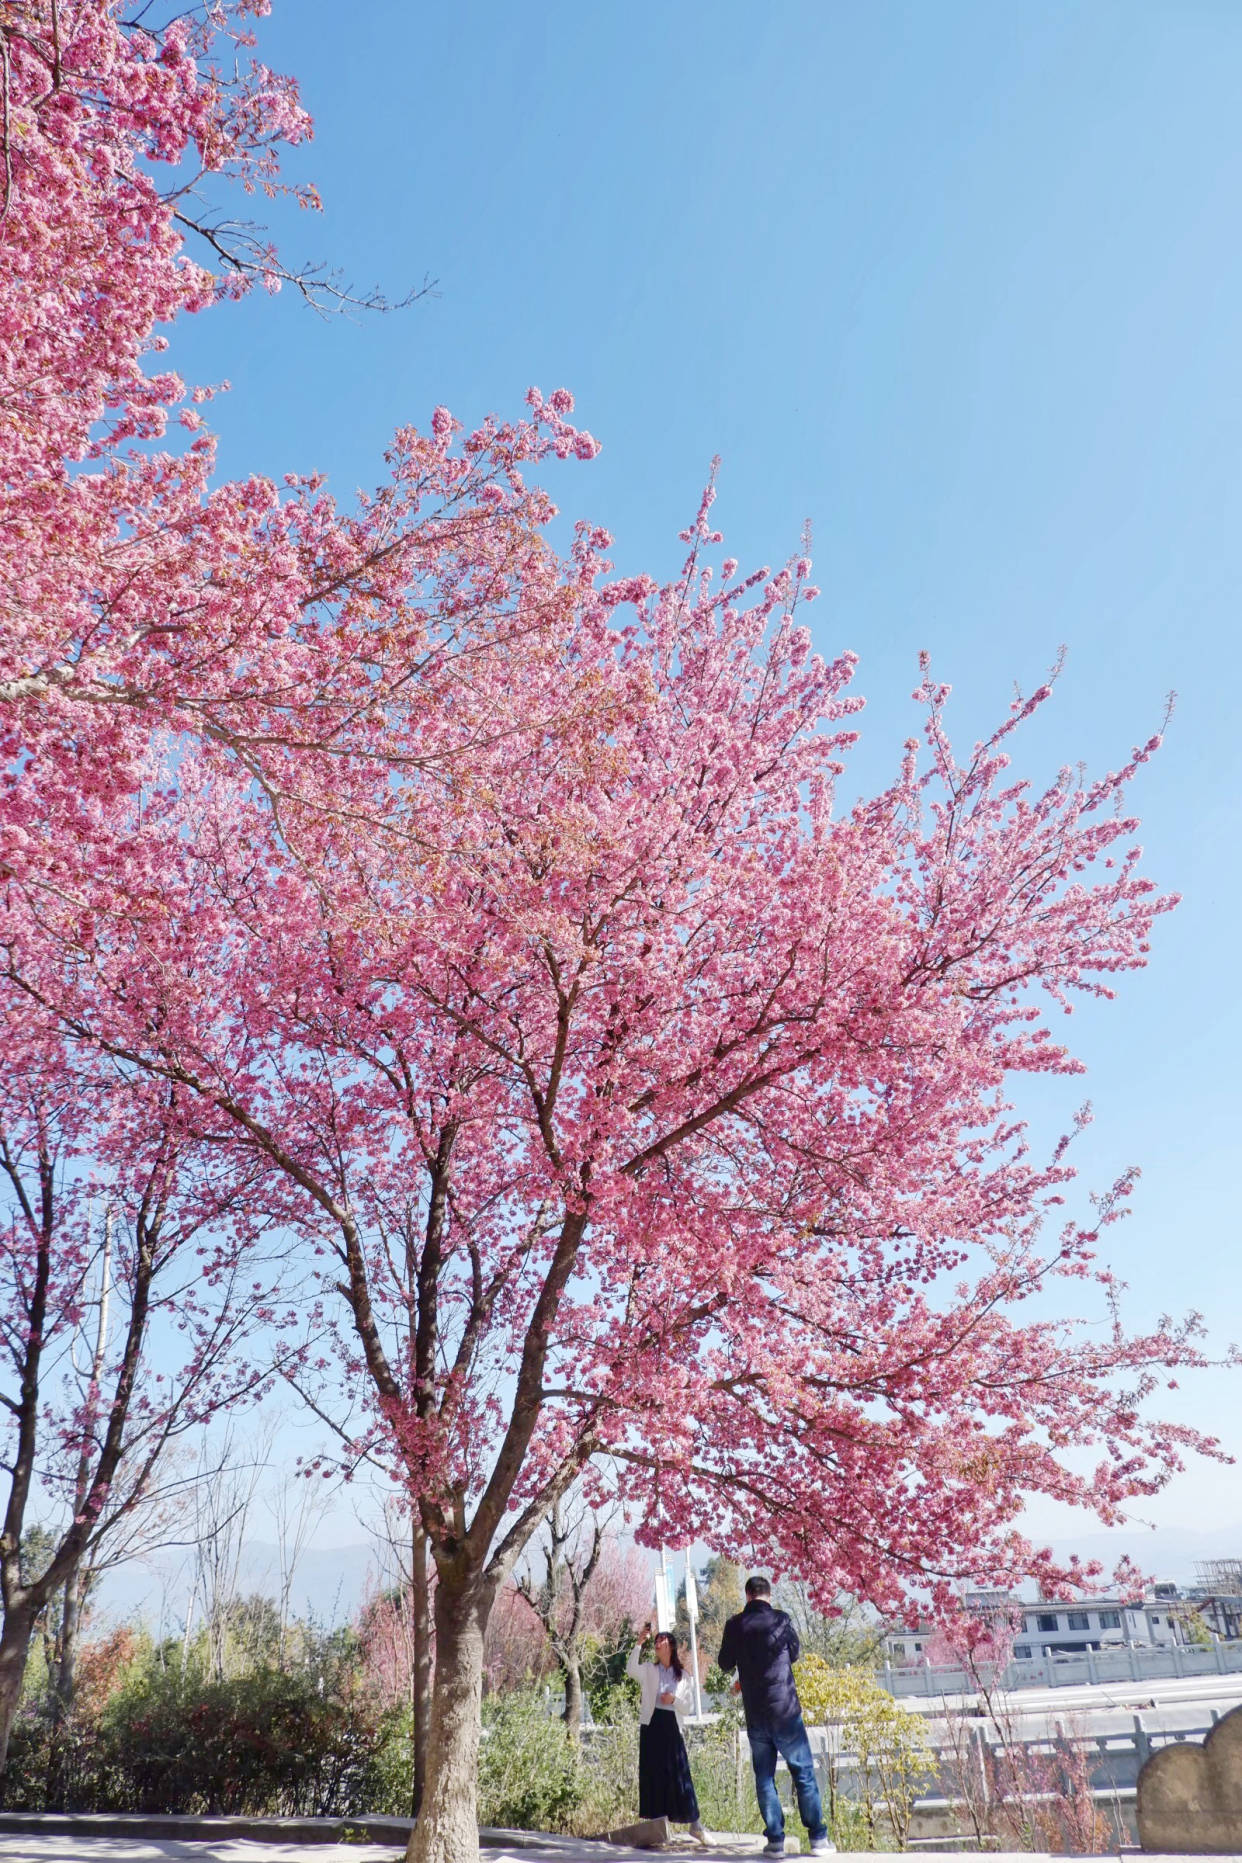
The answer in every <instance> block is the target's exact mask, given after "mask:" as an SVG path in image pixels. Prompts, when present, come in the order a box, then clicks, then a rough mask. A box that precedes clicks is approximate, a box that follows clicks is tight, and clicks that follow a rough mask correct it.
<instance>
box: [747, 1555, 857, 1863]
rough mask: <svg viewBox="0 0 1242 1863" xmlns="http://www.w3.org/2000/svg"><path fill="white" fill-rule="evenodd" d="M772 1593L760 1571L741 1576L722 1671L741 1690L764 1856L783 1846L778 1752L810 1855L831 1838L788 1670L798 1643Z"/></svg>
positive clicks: (820, 1852)
mask: <svg viewBox="0 0 1242 1863" xmlns="http://www.w3.org/2000/svg"><path fill="white" fill-rule="evenodd" d="M771 1599H772V1587H771V1585H769V1583H768V1581H767V1579H766V1578H748V1579H747V1581H746V1609H745V1610H744V1611H739V1612H738V1614H737V1616H736V1617H731V1618H730V1619H729V1621H728V1622H727V1623H726V1625H725V1627H724V1636H723V1637H722V1638H721V1640H720V1667H721V1668H722V1669H723V1670H724V1671H725V1673H726V1674H727V1673H728V1671H729V1670H730V1669H736V1670H737V1676H738V1679H737V1682H736V1683H735V1684H734V1687H735V1688H740V1689H741V1692H742V1706H743V1708H744V1709H745V1710H746V1737H747V1739H748V1740H749V1741H750V1761H751V1765H752V1766H753V1767H754V1769H755V1794H756V1796H757V1797H758V1800H759V1810H760V1812H761V1814H762V1817H763V1828H764V1832H765V1834H766V1836H767V1840H768V1841H767V1843H766V1845H765V1846H764V1852H763V1854H764V1856H765V1857H783V1856H784V1854H785V1813H784V1810H783V1808H782V1806H781V1801H780V1795H779V1793H778V1792H777V1790H776V1758H777V1754H779V1755H780V1756H781V1758H782V1759H783V1760H784V1762H785V1764H786V1765H787V1766H788V1768H789V1771H790V1775H791V1777H792V1779H793V1782H794V1790H795V1791H796V1792H797V1794H798V1811H799V1813H800V1815H801V1818H802V1822H803V1823H804V1824H805V1825H806V1830H807V1836H808V1837H809V1838H810V1840H811V1855H812V1856H825V1855H827V1854H828V1853H829V1852H830V1851H832V1850H833V1849H835V1845H833V1844H831V1843H829V1841H828V1827H827V1825H826V1824H825V1823H824V1814H823V1809H822V1807H821V1805H820V1801H819V1786H818V1785H817V1784H816V1782H815V1763H814V1761H813V1760H812V1758H811V1743H810V1741H809V1740H808V1739H807V1737H806V1728H805V1726H804V1725H803V1721H802V1703H801V1702H800V1701H799V1700H798V1690H797V1688H796V1687H795V1685H794V1678H793V1665H794V1663H795V1662H796V1661H797V1660H798V1656H799V1654H800V1652H801V1645H800V1644H799V1642H798V1633H797V1631H796V1630H795V1629H794V1627H793V1624H792V1623H791V1622H790V1620H789V1618H788V1617H787V1616H786V1615H785V1613H784V1611H774V1610H773V1608H772V1603H771Z"/></svg>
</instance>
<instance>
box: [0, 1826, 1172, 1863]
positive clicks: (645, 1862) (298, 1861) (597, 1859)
mask: <svg viewBox="0 0 1242 1863" xmlns="http://www.w3.org/2000/svg"><path fill="white" fill-rule="evenodd" d="M523 1835H524V1836H525V1834H523ZM753 1842H754V1847H753V1848H751V1849H749V1850H746V1851H743V1850H739V1849H736V1848H733V1849H728V1850H721V1849H718V1848H713V1850H709V1851H702V1850H699V1851H697V1854H698V1855H699V1856H704V1857H711V1856H713V1855H714V1856H715V1857H717V1858H723V1857H730V1858H736V1857H739V1856H744V1855H749V1856H757V1855H758V1852H759V1847H760V1840H759V1839H755V1840H753ZM678 1848H679V1849H680V1846H679V1847H678ZM396 1854H398V1853H396V1852H394V1850H393V1849H392V1847H391V1846H390V1845H384V1844H284V1843H266V1842H262V1841H256V1840H254V1839H251V1838H245V1837H232V1838H224V1839H222V1840H220V1841H218V1842H212V1841H210V1840H206V1841H196V1840H193V1839H189V1838H160V1837H76V1836H55V1835H51V1834H40V1833H34V1832H31V1833H26V1832H22V1833H20V1834H18V1835H13V1834H11V1833H9V1834H5V1835H0V1859H3V1863H393V1858H394V1856H395V1855H396ZM483 1854H484V1856H485V1857H486V1859H487V1863H605V1860H608V1863H650V1859H651V1857H652V1856H653V1854H661V1853H654V1852H652V1851H650V1850H622V1849H619V1848H618V1847H617V1846H615V1845H613V1844H597V1843H587V1842H583V1841H581V1840H579V1839H573V1838H568V1839H563V1840H561V1841H559V1842H549V1841H548V1840H544V1841H543V1842H542V1843H540V1845H539V1847H538V1848H528V1847H527V1842H526V1841H523V1842H522V1844H521V1847H520V1848H513V1849H504V1848H501V1849H495V1848H493V1847H492V1846H490V1845H489V1846H487V1847H486V1848H485V1850H484V1852H483ZM662 1854H664V1855H666V1856H667V1855H671V1854H676V1852H673V1851H671V1850H666V1851H664V1852H663V1853H662ZM791 1854H793V1852H792V1847H791ZM855 1854H856V1855H857V1854H860V1853H857V1852H856V1853H855ZM934 1854H935V1855H936V1856H938V1857H940V1858H942V1859H947V1863H966V1859H967V1858H970V1860H971V1863H979V1858H978V1853H977V1852H974V1851H966V1850H937V1851H936V1852H935V1853H934ZM1111 1854H1112V1855H1116V1854H1117V1853H1116V1852H1113V1853H1111ZM988 1856H989V1863H1051V1859H1050V1858H1049V1857H1048V1856H1047V1854H1046V1853H1038V1852H1036V1853H1032V1852H1031V1851H1029V1850H1028V1851H1024V1852H1022V1853H1021V1855H1020V1856H1019V1855H1017V1854H1013V1855H1010V1854H1009V1853H1007V1852H1003V1851H1000V1852H998V1851H989V1853H988ZM1144 1863H1172V1860H1171V1859H1160V1858H1156V1857H1147V1858H1144Z"/></svg>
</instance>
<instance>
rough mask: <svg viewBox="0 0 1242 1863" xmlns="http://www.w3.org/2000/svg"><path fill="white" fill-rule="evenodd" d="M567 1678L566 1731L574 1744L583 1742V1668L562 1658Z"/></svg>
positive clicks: (563, 1670) (563, 1672) (562, 1670)
mask: <svg viewBox="0 0 1242 1863" xmlns="http://www.w3.org/2000/svg"><path fill="white" fill-rule="evenodd" d="M561 1674H562V1676H563V1677H564V1680H565V1715H564V1720H565V1732H566V1733H567V1734H568V1735H569V1738H570V1742H571V1743H572V1745H574V1746H581V1744H582V1670H581V1667H580V1666H579V1664H578V1663H577V1662H572V1661H566V1660H565V1658H564V1657H562V1658H561Z"/></svg>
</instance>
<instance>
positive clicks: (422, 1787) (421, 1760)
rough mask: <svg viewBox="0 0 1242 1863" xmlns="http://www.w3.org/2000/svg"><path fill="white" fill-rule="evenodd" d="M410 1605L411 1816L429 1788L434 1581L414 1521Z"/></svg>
mask: <svg viewBox="0 0 1242 1863" xmlns="http://www.w3.org/2000/svg"><path fill="white" fill-rule="evenodd" d="M410 1606H411V1614H412V1616H413V1619H414V1696H413V1703H412V1706H413V1719H414V1784H413V1790H412V1793H411V1807H412V1816H414V1817H417V1816H418V1814H419V1812H420V1811H421V1810H422V1804H423V1793H424V1792H425V1791H426V1789H427V1746H428V1740H429V1737H430V1731H431V1650H432V1636H431V1581H430V1577H429V1574H428V1571H427V1535H426V1533H425V1532H424V1531H423V1528H422V1526H421V1525H420V1524H419V1521H418V1519H417V1517H415V1521H414V1535H413V1543H412V1545H411V1573H410Z"/></svg>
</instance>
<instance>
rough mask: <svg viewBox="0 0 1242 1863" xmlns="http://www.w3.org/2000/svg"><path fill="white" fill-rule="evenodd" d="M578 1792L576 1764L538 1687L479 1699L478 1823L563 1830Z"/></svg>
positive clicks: (569, 1824) (569, 1822) (567, 1826)
mask: <svg viewBox="0 0 1242 1863" xmlns="http://www.w3.org/2000/svg"><path fill="white" fill-rule="evenodd" d="M581 1796H582V1791H581V1777H580V1762H579V1760H578V1756H577V1755H576V1754H575V1752H574V1750H573V1748H572V1747H571V1745H570V1743H569V1741H568V1740H567V1738H566V1736H565V1726H564V1723H563V1722H562V1721H560V1720H557V1719H554V1718H553V1716H552V1715H551V1714H550V1713H549V1712H548V1707H547V1703H546V1700H545V1699H544V1694H543V1690H542V1689H530V1688H522V1689H513V1690H512V1691H511V1692H509V1693H507V1694H503V1695H489V1696H488V1698H487V1699H486V1701H485V1702H484V1703H483V1735H482V1739H481V1740H480V1742H479V1823H480V1824H492V1825H501V1826H509V1827H511V1828H513V1829H515V1830H525V1831H567V1830H569V1829H571V1827H572V1825H573V1822H574V1813H575V1811H576V1810H577V1808H578V1805H579V1802H580V1799H581Z"/></svg>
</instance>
